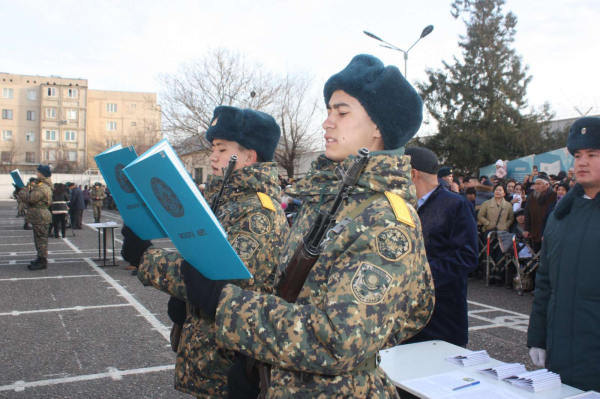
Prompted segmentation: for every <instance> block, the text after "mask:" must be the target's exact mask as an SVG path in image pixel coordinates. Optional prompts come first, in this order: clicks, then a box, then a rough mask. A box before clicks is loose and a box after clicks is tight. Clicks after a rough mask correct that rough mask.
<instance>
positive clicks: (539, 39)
mask: <svg viewBox="0 0 600 399" xmlns="http://www.w3.org/2000/svg"><path fill="white" fill-rule="evenodd" d="M450 3H451V0H419V1H416V0H415V1H404V0H396V1H377V0H369V1H367V0H362V1H356V0H344V1H327V0H319V1H317V0H303V1H287V0H286V1H283V0H278V1H275V0H254V1H241V0H238V1H231V0H219V1H205V0H196V1H191V0H171V1H148V0H145V1H127V0H125V1H123V0H118V1H117V0H107V1H101V0H95V1H88V0H73V1H68V0H66V1H63V0H55V1H25V0H0V17H1V18H0V21H1V23H0V36H1V37H2V39H3V40H2V50H1V52H0V71H2V72H10V73H16V74H32V75H46V76H47V75H61V76H63V77H73V78H76V77H81V78H86V79H88V80H89V86H90V88H92V89H102V90H127V91H143V92H159V91H160V87H159V85H158V80H157V76H158V74H159V73H169V72H173V71H175V70H176V69H177V66H178V65H179V64H180V63H182V62H186V61H191V60H194V59H195V58H197V57H199V56H201V55H202V54H203V53H204V52H205V51H206V49H207V48H209V47H227V48H231V49H234V50H239V51H241V52H243V53H245V54H247V55H248V56H250V57H251V58H254V59H257V60H259V61H261V62H262V63H264V64H265V65H266V66H268V67H270V68H272V69H273V70H276V71H283V70H285V68H286V67H290V68H293V69H298V68H299V69H306V70H308V71H310V72H311V73H312V74H314V76H315V80H316V81H317V85H318V86H319V87H322V85H323V83H324V82H325V80H326V79H327V78H328V77H329V76H330V75H331V74H333V73H335V72H338V71H339V70H341V69H342V68H344V67H345V66H346V65H347V63H348V62H349V61H350V60H351V59H352V57H353V56H354V55H356V54H359V53H370V54H373V55H375V56H377V57H380V58H381V59H382V60H383V61H384V63H386V64H396V65H398V66H399V67H400V69H401V70H402V71H404V65H403V64H404V61H403V58H402V54H401V53H398V52H395V51H391V50H387V49H383V48H380V47H378V45H377V42H376V41H375V40H373V39H370V38H368V37H367V36H365V35H364V34H363V33H362V31H363V30H367V31H370V32H373V33H375V34H377V35H378V36H380V37H381V38H383V39H385V40H387V41H389V42H391V43H394V44H395V45H397V46H398V47H400V48H403V49H406V48H408V47H410V45H411V44H412V43H413V42H414V41H415V40H416V39H417V38H418V37H419V35H420V33H421V31H422V29H423V28H424V27H425V26H427V25H429V24H432V25H434V26H435V30H434V31H433V33H432V34H431V35H429V36H428V37H426V38H425V39H423V40H422V41H421V42H420V43H418V44H417V46H416V47H415V48H414V49H413V50H411V52H410V55H409V61H408V78H409V80H411V81H414V80H415V79H419V80H423V79H424V78H425V73H424V70H425V68H427V67H432V68H440V67H441V66H442V64H441V61H442V60H446V61H451V60H452V56H453V55H455V54H459V53H460V51H459V48H458V45H457V41H458V35H459V34H464V33H465V27H464V23H463V22H462V21H461V20H455V19H454V18H453V17H452V16H451V14H450ZM504 10H505V11H513V12H514V13H515V14H516V15H517V17H518V20H519V23H518V25H517V31H518V33H517V36H516V43H515V47H516V48H517V51H518V53H519V54H521V55H522V56H523V59H524V61H525V63H527V64H528V65H529V66H530V73H531V74H532V75H533V82H532V83H531V85H530V86H529V92H528V98H529V103H530V105H534V106H539V105H541V104H542V103H543V102H545V101H549V102H550V103H551V104H552V106H553V108H554V110H555V112H556V113H557V117H567V116H573V115H577V112H576V111H575V109H574V107H578V108H579V109H580V110H581V111H582V112H586V111H588V109H589V108H590V107H593V110H592V111H591V113H595V114H597V113H600V79H598V77H597V75H596V73H597V72H596V71H597V70H598V66H599V65H600V51H598V38H599V37H600V23H599V22H598V21H600V1H598V0H561V1H558V0H518V1H517V0H507V3H506V5H505V7H504Z"/></svg>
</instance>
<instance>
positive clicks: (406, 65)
mask: <svg viewBox="0 0 600 399" xmlns="http://www.w3.org/2000/svg"><path fill="white" fill-rule="evenodd" d="M432 31H433V25H429V26H426V27H425V29H423V32H421V36H420V37H419V38H418V39H417V41H416V42H415V43H414V44H413V45H412V46H410V48H409V49H408V50H406V51H404V50H402V49H401V48H399V47H396V46H394V45H393V44H391V43H388V42H386V41H385V40H383V39H382V38H380V37H379V36H376V35H374V34H372V33H371V32H367V31H366V30H364V31H363V33H364V34H365V35H367V36H369V37H370V38H372V39H375V40H379V41H380V42H382V43H385V44H380V46H381V47H385V48H389V49H391V50H396V51H400V52H402V53H404V77H405V78H407V79H408V75H407V73H408V71H407V69H408V52H409V51H410V50H412V48H413V47H415V45H416V44H417V43H419V40H421V39H422V38H424V37H425V36H427V35H428V34H430V33H431V32H432Z"/></svg>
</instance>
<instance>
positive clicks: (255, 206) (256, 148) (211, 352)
mask: <svg viewBox="0 0 600 399" xmlns="http://www.w3.org/2000/svg"><path fill="white" fill-rule="evenodd" d="M279 136H280V130H279V126H277V123H276V122H275V120H274V119H273V118H272V117H271V116H269V115H266V114H263V113H261V112H256V111H252V110H241V109H237V108H233V107H218V108H216V109H215V113H214V117H213V122H212V126H211V127H210V128H209V129H208V131H207V133H206V138H207V139H208V140H209V141H210V142H211V143H212V151H213V152H212V155H211V157H210V159H211V166H212V169H213V173H214V175H215V176H212V177H211V179H210V182H209V183H208V184H207V188H206V190H205V197H206V198H207V199H208V200H209V202H210V200H211V199H212V197H213V196H214V195H216V194H217V193H218V192H219V189H220V187H221V185H222V171H221V168H222V167H226V166H227V165H228V162H229V159H230V157H231V155H237V156H238V162H237V165H236V170H235V171H234V173H233V175H232V177H231V181H230V183H229V184H228V185H227V187H226V189H225V191H224V194H223V196H222V199H221V204H220V206H219V208H218V211H217V217H218V219H219V222H220V223H221V225H222V226H223V228H224V229H225V231H226V232H227V235H228V239H229V242H230V243H231V245H232V247H233V248H234V249H235V250H236V252H237V254H238V255H239V257H240V258H241V259H242V261H243V262H244V264H245V265H246V267H247V268H248V270H249V271H250V273H252V275H253V278H252V279H250V280H240V281H235V282H234V284H235V285H236V286H239V287H242V288H243V289H248V290H256V291H257V292H262V293H271V292H273V280H274V276H275V267H276V266H277V263H276V262H277V259H278V258H279V251H280V248H281V247H282V245H283V242H284V240H285V237H286V236H287V233H288V230H289V228H288V225H287V221H286V218H285V214H284V212H283V209H282V207H281V204H280V200H281V189H280V187H279V184H278V179H277V164H276V163H274V162H270V161H272V159H273V154H274V151H275V148H276V146H277V142H278V141H279ZM240 146H241V147H240ZM249 150H252V151H249ZM254 154H255V155H254ZM257 161H258V162H257ZM262 161H269V162H262ZM124 235H125V234H124ZM125 238H126V240H127V235H125ZM125 245H126V244H124V246H125ZM127 250H128V249H127V248H126V251H127ZM205 250H209V249H205ZM124 258H125V256H124ZM125 259H126V260H128V259H127V258H125ZM183 261H184V260H183V258H182V256H181V255H180V254H179V253H171V252H168V251H166V250H164V249H159V248H154V247H150V248H149V249H148V250H146V251H145V253H144V254H143V256H142V258H141V261H140V265H139V270H138V278H139V279H140V281H141V282H142V283H143V284H144V285H152V286H153V287H155V288H157V289H159V290H161V291H164V292H166V293H168V294H170V295H172V296H174V297H176V298H178V299H180V300H182V301H185V300H187V295H186V290H185V285H184V282H183V278H182V276H181V271H180V265H181V264H182V262H183ZM172 303H173V300H172V301H171V302H170V305H171V304H172ZM169 315H172V308H171V306H170V308H169ZM174 321H175V320H174ZM215 334H216V330H215V324H214V320H213V319H211V318H209V317H206V315H203V314H201V313H200V312H199V311H194V312H193V313H192V314H191V315H189V317H187V319H186V320H185V324H184V325H183V331H182V333H181V341H180V344H179V349H178V353H177V362H176V367H175V388H176V389H178V390H180V391H182V392H186V393H188V394H191V395H194V396H196V397H199V398H211V397H227V396H228V388H227V372H228V370H229V368H230V367H231V365H232V363H233V361H234V356H235V353H234V352H233V351H225V350H222V349H220V348H219V347H218V346H217V344H216V340H215Z"/></svg>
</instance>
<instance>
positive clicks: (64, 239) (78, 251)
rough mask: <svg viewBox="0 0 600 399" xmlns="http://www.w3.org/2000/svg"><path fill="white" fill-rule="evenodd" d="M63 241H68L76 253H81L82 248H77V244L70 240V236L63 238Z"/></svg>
mask: <svg viewBox="0 0 600 399" xmlns="http://www.w3.org/2000/svg"><path fill="white" fill-rule="evenodd" d="M63 241H64V242H65V243H66V244H67V245H68V246H70V247H71V248H72V249H73V251H75V252H76V253H78V254H80V253H81V250H80V249H79V248H77V247H76V246H75V245H73V243H72V242H71V241H69V239H68V238H63Z"/></svg>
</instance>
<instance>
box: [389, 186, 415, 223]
mask: <svg viewBox="0 0 600 399" xmlns="http://www.w3.org/2000/svg"><path fill="white" fill-rule="evenodd" d="M385 196H386V197H387V199H388V201H389V202H390V205H391V206H392V210H393V211H394V215H396V219H397V220H398V221H399V222H401V223H404V224H406V225H408V226H410V227H415V222H414V220H413V218H412V216H411V214H410V211H409V210H408V206H407V205H406V202H405V201H404V199H403V198H402V197H401V196H399V195H398V194H394V193H391V192H389V191H386V192H385Z"/></svg>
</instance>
